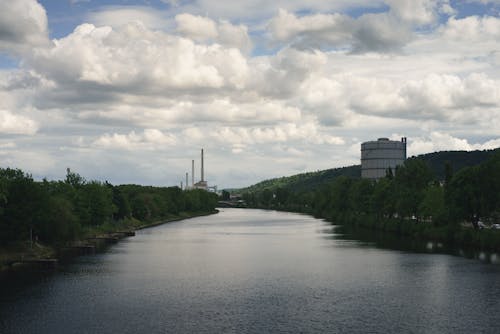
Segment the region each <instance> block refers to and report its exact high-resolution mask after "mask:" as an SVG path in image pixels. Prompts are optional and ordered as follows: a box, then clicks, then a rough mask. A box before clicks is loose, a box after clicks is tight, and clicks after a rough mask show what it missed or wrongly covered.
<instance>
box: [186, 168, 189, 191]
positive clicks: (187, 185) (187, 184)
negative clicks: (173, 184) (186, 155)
mask: <svg viewBox="0 0 500 334" xmlns="http://www.w3.org/2000/svg"><path fill="white" fill-rule="evenodd" d="M188 187H189V183H188V173H187V172H186V189H187V188H188Z"/></svg>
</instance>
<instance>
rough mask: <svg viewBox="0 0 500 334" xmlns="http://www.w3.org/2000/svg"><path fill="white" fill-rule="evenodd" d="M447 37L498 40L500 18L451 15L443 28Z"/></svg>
mask: <svg viewBox="0 0 500 334" xmlns="http://www.w3.org/2000/svg"><path fill="white" fill-rule="evenodd" d="M441 31H442V34H443V36H444V37H445V38H447V39H451V40H458V41H462V42H464V41H474V40H482V41H484V39H489V40H492V39H493V40H496V41H498V39H499V38H500V19H499V18H497V17H491V16H483V17H478V16H468V17H465V18H462V19H456V18H455V17H451V18H450V19H449V20H448V22H447V23H446V25H445V26H444V27H443V28H442V30H441Z"/></svg>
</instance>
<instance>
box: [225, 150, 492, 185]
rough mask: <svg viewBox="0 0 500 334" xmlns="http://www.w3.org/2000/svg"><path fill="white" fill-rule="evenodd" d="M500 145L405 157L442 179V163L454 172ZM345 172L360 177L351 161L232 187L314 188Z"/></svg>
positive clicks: (443, 167)
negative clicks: (447, 164)
mask: <svg viewBox="0 0 500 334" xmlns="http://www.w3.org/2000/svg"><path fill="white" fill-rule="evenodd" d="M496 152H500V148H498V149H495V150H484V151H478V150H477V151H441V152H434V153H427V154H421V155H418V156H416V157H415V156H413V157H410V158H409V159H415V158H418V159H421V160H423V161H425V162H426V163H427V164H428V165H429V167H430V168H431V169H432V171H433V172H434V174H435V176H436V179H438V180H443V179H444V174H445V165H446V163H449V164H450V165H451V167H452V170H453V171H454V172H457V171H459V170H460V169H462V168H464V167H470V166H475V165H479V164H480V163H482V162H484V161H486V160H487V159H489V158H490V157H492V156H493V155H494V154H495V153H496ZM341 175H344V176H347V177H352V178H359V177H361V165H353V166H347V167H341V168H331V169H326V170H322V171H317V172H309V173H302V174H296V175H292V176H284V177H279V178H274V179H269V180H265V181H262V182H259V183H256V184H254V185H252V186H250V187H246V188H241V189H233V190H232V191H231V192H233V193H255V192H260V191H263V190H265V189H268V190H271V191H273V190H275V189H277V188H284V189H288V190H290V191H292V192H296V193H300V192H305V191H310V190H313V189H316V188H317V187H319V186H321V185H324V184H328V183H331V182H333V180H334V179H335V178H336V177H338V176H341Z"/></svg>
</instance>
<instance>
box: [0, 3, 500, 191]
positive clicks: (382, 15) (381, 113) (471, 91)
mask: <svg viewBox="0 0 500 334" xmlns="http://www.w3.org/2000/svg"><path fill="white" fill-rule="evenodd" d="M0 1H1V0H0ZM164 2H166V3H167V5H160V6H163V7H162V8H163V9H164V10H159V11H153V10H152V9H151V8H150V7H144V6H128V7H125V6H119V7H118V6H115V7H101V8H98V7H96V8H97V9H96V10H95V11H94V12H92V13H90V14H88V15H87V16H85V17H86V18H87V19H88V21H89V23H83V24H80V25H79V26H77V27H76V28H75V29H74V31H73V32H72V33H69V34H67V35H65V36H63V37H60V38H56V39H54V40H53V41H52V43H50V44H48V45H45V46H44V47H38V46H40V45H43V43H41V44H38V43H37V42H36V38H34V37H26V36H31V35H30V33H27V32H26V33H25V32H24V31H25V30H23V29H25V27H24V25H23V27H20V26H15V25H14V26H9V29H14V28H15V29H17V30H16V31H21V32H22V33H19V34H18V35H16V36H21V37H22V38H18V39H16V41H18V42H16V43H17V44H15V43H14V44H10V46H9V48H10V50H14V49H16V50H20V49H19V48H18V47H19V46H20V45H24V46H26V45H29V46H37V45H38V46H37V47H29V48H24V49H23V52H22V57H21V56H20V57H19V58H18V59H17V60H19V64H20V65H19V68H17V69H4V70H0V110H1V111H0V132H1V133H2V143H0V154H1V155H2V161H7V163H9V164H11V163H12V164H14V163H17V162H19V161H21V160H22V159H23V158H29V157H33V159H34V160H33V161H35V162H34V163H33V164H36V163H40V166H46V168H45V167H44V168H42V169H38V170H40V171H44V170H50V168H52V167H50V164H51V162H53V161H58V165H61V164H62V165H65V166H66V165H67V166H73V165H76V164H80V165H81V166H82V168H84V169H85V170H82V171H79V172H82V174H83V175H86V176H87V177H91V178H92V177H95V173H98V175H103V177H107V176H109V175H112V176H113V177H115V176H116V177H119V180H117V179H110V181H112V182H113V181H114V182H143V181H141V180H148V182H152V183H154V182H164V183H167V184H172V183H173V181H172V180H175V183H177V180H176V179H175V178H177V177H179V175H180V178H181V179H182V177H183V176H184V172H183V171H184V169H189V168H190V161H191V159H192V158H193V157H196V156H197V154H198V149H199V147H204V148H206V151H207V152H210V162H211V163H210V164H209V166H210V168H209V169H210V174H209V175H210V177H214V178H216V176H217V175H219V181H220V182H221V183H220V185H222V186H235V185H244V184H242V182H244V183H245V184H250V183H253V182H255V181H258V180H260V179H262V178H263V177H269V176H280V175H285V174H292V173H294V172H302V171H306V170H317V169H322V168H330V167H334V166H343V165H347V164H351V163H358V162H359V142H361V141H365V140H370V139H375V138H377V137H385V136H388V135H389V134H390V133H402V134H403V135H404V136H407V137H408V138H409V144H410V147H409V153H410V154H418V153H426V152H431V151H434V150H442V149H445V150H449V149H467V150H468V149H476V148H477V149H481V148H493V147H494V146H498V145H499V144H500V143H499V139H498V138H499V132H498V129H499V128H500V91H499V90H500V88H499V87H500V70H499V66H498V65H499V64H500V61H499V59H500V56H499V55H500V52H499V51H498V50H499V42H498V41H499V40H500V39H499V38H500V36H499V32H498V31H499V27H498V26H499V23H498V22H499V19H498V18H497V17H495V16H494V15H491V16H487V15H483V16H463V15H461V16H459V15H458V14H463V13H457V16H456V17H455V16H452V17H449V18H448V17H447V15H454V14H455V13H456V11H457V9H455V8H453V7H452V6H453V5H455V4H456V2H450V1H446V0H439V1H428V0H416V1H407V0H404V1H395V0H387V1H382V0H380V1H368V0H355V1H351V0H349V1H347V0H345V1H344V0H342V1H323V0H312V1H308V2H305V1H293V2H291V1H284V0H283V1H282V0H278V1H274V2H272V3H269V2H267V3H264V2H263V1H262V2H258V1H257V2H255V1H246V0H244V1H238V2H234V1H233V2H226V1H213V0H196V1H190V2H184V1H169V0H165V1H164ZM17 3H25V4H26V3H29V4H31V5H33V6H34V7H36V6H40V5H39V4H38V3H36V2H34V1H27V0H22V1H19V2H14V1H12V2H5V4H6V5H9V6H10V8H15V6H17ZM93 3H94V2H90V3H89V4H88V5H89V6H91V5H92V4H93ZM11 4H14V5H12V6H11ZM34 4H36V5H34ZM96 6H97V5H96ZM366 6H370V8H369V10H367V11H365V9H366ZM40 7H41V6H40ZM83 7H87V5H86V6H83ZM83 7H82V8H83ZM280 8H281V10H279V9H280ZM457 8H458V9H460V7H458V6H457ZM42 9H43V8H42ZM345 9H354V10H355V11H354V12H355V13H358V12H359V13H360V15H355V16H352V13H353V12H352V11H348V10H345ZM27 13H29V12H27ZM219 14H220V15H219ZM2 15H4V13H3V12H2V13H0V18H1V17H2ZM29 15H31V16H30V17H32V16H33V17H37V15H35V14H33V13H32V14H29ZM41 17H42V18H43V17H45V19H46V16H45V13H44V12H43V15H42V16H41ZM235 18H239V19H235ZM438 18H439V20H438ZM42 21H43V20H42ZM0 22H1V23H0V27H1V24H3V23H4V20H0ZM33 22H36V21H33ZM33 22H32V23H31V26H33V27H38V28H37V29H38V30H33V31H38V33H35V35H36V36H39V37H40V36H42V39H46V40H48V39H47V27H46V23H45V24H43V22H42V25H37V24H35V23H33ZM28 26H29V24H28V25H27V26H26V27H28ZM44 27H45V28H44ZM21 28H22V29H21ZM28 30H29V29H28ZM28 30H26V31H28ZM0 31H3V30H1V29H0ZM9 31H10V30H9ZM40 32H41V33H40ZM2 34H4V35H5V33H4V32H2ZM2 34H0V36H3V35H2ZM37 34H38V35H37ZM11 35H13V34H11ZM11 35H9V36H11ZM35 35H33V36H35ZM23 36H24V37H23ZM43 36H45V37H43ZM33 38H34V39H33ZM0 39H2V38H0ZM0 43H3V44H2V46H1V47H2V48H3V49H5V46H6V45H7V44H5V39H2V42H0ZM253 45H255V47H253ZM394 51H395V52H394ZM20 55H21V53H20ZM35 135H36V137H33V136H35ZM30 136H32V137H30ZM32 138H36V140H33V139H32ZM11 143H15V146H12V145H11ZM33 145H36V147H34V146H33ZM37 151H40V152H41V153H40V155H37V154H35V152H37ZM124 151H126V152H127V154H123V152H124ZM23 152H24V155H23V154H22V153H23ZM27 152H31V153H30V154H31V155H30V154H27ZM156 152H161V154H155V153H156ZM42 153H43V154H42ZM82 154H85V155H86V156H90V157H92V158H91V159H88V158H87V159H82V158H81V157H82ZM233 154H238V157H237V159H235V157H234V156H233ZM174 157H175V158H174ZM269 159H272V160H273V167H272V168H270V167H269V166H268V163H267V162H268V161H269ZM82 160H85V163H83V164H81V161H82ZM181 160H186V163H184V162H183V161H181ZM37 161H39V162H37ZM137 161H142V162H143V163H144V165H141V166H139V167H137ZM116 164H121V165H126V166H127V169H126V170H127V171H128V170H133V171H134V174H136V175H137V177H136V178H135V179H133V180H131V179H130V175H128V174H130V173H128V172H127V173H125V172H123V174H121V175H120V176H117V174H114V173H110V172H109V171H112V170H115V169H116V168H115V167H114V166H115V165H116ZM184 165H185V166H184ZM249 165H252V166H254V167H253V168H252V170H251V171H248V166H249ZM19 166H21V165H19ZM23 166H26V167H30V166H31V165H30V164H24V165H22V166H21V167H23ZM153 166H169V167H171V171H169V172H168V173H169V174H168V177H167V176H165V174H164V173H165V171H164V170H161V171H160V168H159V167H157V170H156V169H155V170H154V172H153V169H152V168H153ZM31 167H33V166H31ZM144 169H147V170H148V171H151V173H152V174H151V175H149V174H148V175H145V174H144V173H143V171H142V170H144ZM29 170H36V169H33V168H30V169H29ZM228 170H229V171H228ZM63 172H64V170H63V171H62V173H63ZM93 173H94V174H93ZM141 173H142V174H141ZM148 173H149V172H148ZM155 173H156V174H155ZM176 173H177V174H176ZM153 174H154V175H153ZM51 175H56V173H52V174H51ZM57 175H59V174H57ZM176 175H177V176H176ZM222 175H224V178H223V177H222ZM231 175H233V176H231ZM42 176H44V175H42ZM226 176H227V178H228V179H226ZM166 178H168V180H167V179H166ZM158 180H161V181H158ZM211 182H212V179H211ZM213 182H218V181H217V180H216V179H214V180H213Z"/></svg>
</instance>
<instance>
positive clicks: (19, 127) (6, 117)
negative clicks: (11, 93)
mask: <svg viewBox="0 0 500 334" xmlns="http://www.w3.org/2000/svg"><path fill="white" fill-rule="evenodd" d="M37 130H38V125H37V123H36V122H35V121H33V120H31V119H29V118H27V117H25V116H21V115H15V114H13V113H11V112H9V111H7V110H1V109H0V133H2V134H16V135H34V134H35V133H36V132H37Z"/></svg>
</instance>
